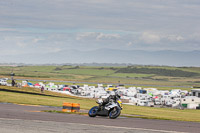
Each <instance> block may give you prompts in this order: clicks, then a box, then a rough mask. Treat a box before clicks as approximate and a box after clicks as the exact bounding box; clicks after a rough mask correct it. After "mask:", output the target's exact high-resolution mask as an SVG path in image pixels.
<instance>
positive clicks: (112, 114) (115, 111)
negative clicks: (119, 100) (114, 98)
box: [109, 106, 121, 119]
mask: <svg viewBox="0 0 200 133" xmlns="http://www.w3.org/2000/svg"><path fill="white" fill-rule="evenodd" d="M120 114H121V109H120V108H119V107H118V106H116V107H114V108H113V109H112V110H111V111H110V112H109V118H110V119H116V118H117V117H118V116H119V115H120Z"/></svg>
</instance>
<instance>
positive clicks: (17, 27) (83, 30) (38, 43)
mask: <svg viewBox="0 0 200 133" xmlns="http://www.w3.org/2000/svg"><path fill="white" fill-rule="evenodd" d="M104 48H106V49H120V50H147V51H159V50H175V51H193V50H200V1H199V0H0V49H1V52H0V56H1V55H19V54H30V53H31V54H37V53H51V52H55V53H56V52H60V51H64V50H74V49H75V50H79V51H92V50H96V49H104Z"/></svg>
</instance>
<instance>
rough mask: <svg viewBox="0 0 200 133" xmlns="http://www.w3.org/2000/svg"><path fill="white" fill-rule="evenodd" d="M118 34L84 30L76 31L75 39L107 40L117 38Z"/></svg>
mask: <svg viewBox="0 0 200 133" xmlns="http://www.w3.org/2000/svg"><path fill="white" fill-rule="evenodd" d="M119 38H120V35H119V34H105V33H97V32H84V33H78V34H77V36H76V40H87V39H90V40H109V39H119Z"/></svg>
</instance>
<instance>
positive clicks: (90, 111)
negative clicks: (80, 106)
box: [88, 106, 99, 117]
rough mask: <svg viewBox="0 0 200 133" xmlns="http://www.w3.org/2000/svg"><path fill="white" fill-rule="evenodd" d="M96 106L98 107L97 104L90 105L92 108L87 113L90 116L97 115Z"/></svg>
mask: <svg viewBox="0 0 200 133" xmlns="http://www.w3.org/2000/svg"><path fill="white" fill-rule="evenodd" d="M98 108H99V107H98V106H94V107H92V108H91V109H90V110H89V112H88V115H89V116H90V117H95V116H96V115H97V112H98Z"/></svg>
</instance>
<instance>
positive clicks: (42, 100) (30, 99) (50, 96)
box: [0, 86, 200, 122]
mask: <svg viewBox="0 0 200 133" xmlns="http://www.w3.org/2000/svg"><path fill="white" fill-rule="evenodd" d="M0 102H7V103H16V104H30V105H48V106H58V107H62V104H63V102H72V103H80V107H81V109H90V108H91V107H92V106H95V105H96V103H95V100H94V99H86V98H78V97H73V96H68V95H64V94H59V93H54V92H50V91H45V92H44V93H40V90H39V89H36V88H29V87H27V88H26V87H23V88H16V87H5V86H0ZM122 115H128V116H129V117H139V118H145V119H163V120H176V121H193V122H200V110H188V109H185V110H178V109H168V108H152V107H140V106H131V105H123V110H122ZM194 116H195V117H194Z"/></svg>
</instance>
